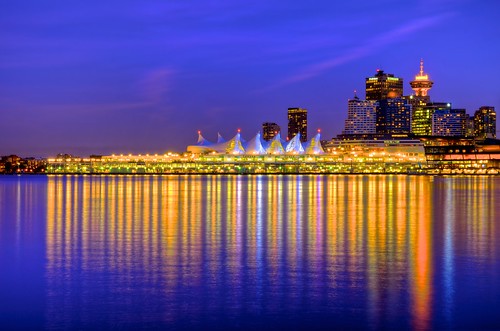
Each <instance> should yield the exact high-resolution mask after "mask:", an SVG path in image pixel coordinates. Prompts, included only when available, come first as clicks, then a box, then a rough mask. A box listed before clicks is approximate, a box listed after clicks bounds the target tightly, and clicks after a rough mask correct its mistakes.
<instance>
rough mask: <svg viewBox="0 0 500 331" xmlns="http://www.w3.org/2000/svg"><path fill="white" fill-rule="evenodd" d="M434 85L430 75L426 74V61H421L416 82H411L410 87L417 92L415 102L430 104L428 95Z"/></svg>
mask: <svg viewBox="0 0 500 331" xmlns="http://www.w3.org/2000/svg"><path fill="white" fill-rule="evenodd" d="M433 84H434V82H433V81H431V80H430V79H429V75H427V74H424V60H422V59H421V60H420V72H419V73H418V75H416V76H415V80H412V81H411V82H410V86H411V88H412V89H413V91H414V92H415V98H414V99H415V100H418V101H423V102H430V97H429V95H428V93H429V90H430V89H431V88H432V85H433Z"/></svg>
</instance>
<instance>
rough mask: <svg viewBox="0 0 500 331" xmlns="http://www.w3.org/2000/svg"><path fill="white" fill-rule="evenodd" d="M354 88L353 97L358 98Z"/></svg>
mask: <svg viewBox="0 0 500 331" xmlns="http://www.w3.org/2000/svg"><path fill="white" fill-rule="evenodd" d="M356 92H357V91H356V90H354V99H358V95H357V94H356Z"/></svg>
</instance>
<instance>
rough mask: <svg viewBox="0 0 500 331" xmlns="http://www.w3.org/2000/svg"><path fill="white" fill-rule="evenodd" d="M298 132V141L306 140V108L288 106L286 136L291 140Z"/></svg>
mask: <svg viewBox="0 0 500 331" xmlns="http://www.w3.org/2000/svg"><path fill="white" fill-rule="evenodd" d="M299 133H300V141H302V142H306V141H307V109H304V108H288V136H287V140H291V139H292V138H293V137H295V136H296V135H297V134H299Z"/></svg>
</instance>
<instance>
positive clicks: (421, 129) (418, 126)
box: [411, 102, 451, 136]
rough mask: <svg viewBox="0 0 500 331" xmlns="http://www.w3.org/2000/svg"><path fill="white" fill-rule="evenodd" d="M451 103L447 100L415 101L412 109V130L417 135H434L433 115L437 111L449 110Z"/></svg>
mask: <svg viewBox="0 0 500 331" xmlns="http://www.w3.org/2000/svg"><path fill="white" fill-rule="evenodd" d="M450 109H451V104H450V103H446V102H429V103H423V102H419V103H417V104H415V103H414V106H413V109H412V121H411V132H412V133H413V134H415V135H417V136H432V135H433V126H432V125H433V124H432V121H433V115H434V112H436V111H438V110H439V111H441V110H442V111H449V110H450Z"/></svg>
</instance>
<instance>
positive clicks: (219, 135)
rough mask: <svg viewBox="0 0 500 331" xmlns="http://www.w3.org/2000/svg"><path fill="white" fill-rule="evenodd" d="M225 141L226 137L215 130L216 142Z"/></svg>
mask: <svg viewBox="0 0 500 331" xmlns="http://www.w3.org/2000/svg"><path fill="white" fill-rule="evenodd" d="M225 142H226V139H224V137H222V135H221V134H220V133H219V132H217V144H221V143H225Z"/></svg>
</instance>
